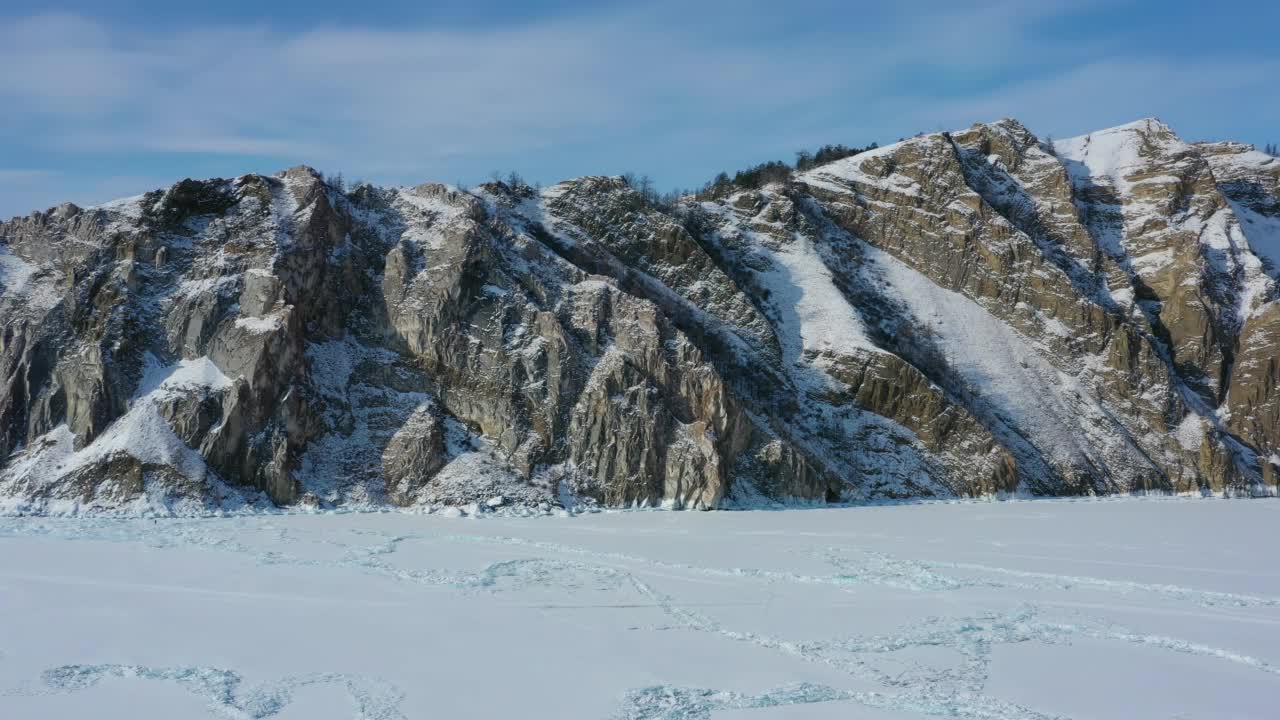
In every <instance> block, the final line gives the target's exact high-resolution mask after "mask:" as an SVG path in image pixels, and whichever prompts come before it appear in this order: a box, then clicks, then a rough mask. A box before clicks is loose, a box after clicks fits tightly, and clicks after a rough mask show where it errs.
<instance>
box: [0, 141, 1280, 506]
mask: <svg viewBox="0 0 1280 720" xmlns="http://www.w3.org/2000/svg"><path fill="white" fill-rule="evenodd" d="M1276 249H1280V162H1278V161H1275V160H1274V159H1271V158H1267V157H1266V156H1264V155H1262V154H1261V153H1257V152H1254V151H1252V150H1251V149H1250V148H1248V147H1247V146H1241V145H1237V144H1232V143H1203V144H1195V145H1191V144H1187V143H1184V142H1182V141H1181V140H1179V139H1178V138H1177V137H1176V136H1175V135H1174V134H1173V132H1172V131H1171V130H1169V128H1167V127H1165V126H1164V125H1162V124H1160V123H1159V122H1157V121H1140V122H1138V123H1134V124H1132V125H1128V126H1123V127H1120V128H1114V129H1111V130H1106V131H1101V132H1098V133H1094V134H1092V135H1089V136H1085V137H1082V138H1075V139H1072V140H1067V141H1061V142H1058V143H1055V144H1052V145H1050V144H1048V143H1046V142H1044V141H1042V140H1040V139H1039V138H1037V137H1035V136H1034V135H1033V134H1032V133H1031V132H1030V131H1029V130H1027V129H1026V128H1024V127H1022V126H1021V125H1019V124H1018V123H1017V122H1015V121H1012V120H1004V121H1001V122H998V123H992V124H988V125H975V126H974V127H972V128H969V129H967V130H965V131H962V132H957V133H940V134H935V135H927V136H921V137H918V138H914V139H911V140H908V141H905V142H903V143H899V144H897V145H894V146H890V147H886V148H881V149H879V150H875V151H871V152H867V153H863V154H860V155H855V156H853V157H850V158H846V159H844V160H840V161H837V162H834V163H830V164H827V165H823V166H819V167H817V168H814V169H812V170H809V171H807V172H804V173H800V174H797V175H796V176H794V178H793V179H792V181H791V182H789V183H786V184H777V185H771V186H769V187H766V188H764V189H760V190H743V191H741V192H737V193H735V194H732V195H730V196H729V197H726V198H723V199H721V200H717V201H714V202H695V201H694V200H692V199H689V200H686V201H683V202H682V203H681V204H680V205H679V206H677V207H674V208H668V207H660V206H657V205H655V204H653V203H651V202H649V201H647V200H646V198H645V197H644V196H643V195H642V194H640V193H638V192H637V191H635V190H634V189H632V188H631V187H629V186H628V184H627V183H626V182H624V181H623V180H621V179H619V178H605V177H587V178H581V179H578V180H572V181H567V182H564V183H561V184H559V185H556V186H553V187H551V188H547V189H545V190H541V191H536V190H534V189H532V188H529V187H525V186H521V187H509V186H507V185H505V184H502V183H493V184H489V185H485V186H482V187H480V188H477V189H475V190H473V191H462V190H459V189H456V188H451V187H447V186H444V185H435V184H427V185H421V186H418V187H415V188H399V189H381V188H375V187H371V186H361V187H359V188H357V189H355V190H353V191H351V192H341V191H339V190H337V189H335V188H334V187H331V186H329V185H327V184H326V183H325V182H324V180H323V178H321V177H320V176H319V175H318V174H317V173H315V172H314V171H312V170H310V169H308V168H293V169H290V170H288V171H285V172H283V173H281V174H279V175H277V176H274V177H262V176H256V175H249V176H244V177H241V178H237V179H235V180H210V181H194V180H186V181H183V182H181V183H178V184H177V185H175V186H173V187H172V188H169V189H168V190H164V191H157V192H153V193H149V194H147V195H144V196H141V197H139V198H133V199H130V200H126V201H120V202H117V203H112V204H109V205H106V206H102V207H99V208H92V209H81V208H77V207H75V206H72V205H63V206H59V207H57V208H53V209H51V210H50V211H48V212H45V213H36V214H34V215H31V216H29V217H27V218H19V219H15V220H13V221H10V222H7V223H3V224H0V291H3V295H2V297H0V452H3V453H4V457H5V459H4V460H3V463H2V464H0V496H3V497H5V498H7V499H6V500H5V502H6V503H7V506H8V507H13V508H16V509H19V510H23V511H55V510H59V509H66V508H78V509H89V510H106V509H111V508H116V507H120V506H122V505H128V504H130V503H133V504H134V505H135V506H136V505H137V504H138V503H139V502H141V501H145V502H144V504H146V503H149V504H150V505H148V506H149V507H150V506H154V505H156V504H157V503H158V504H161V505H165V506H171V505H170V504H171V503H174V502H182V503H186V504H185V505H184V506H183V507H197V508H199V507H211V506H216V505H218V504H222V503H227V502H245V501H253V498H254V497H255V494H260V496H261V497H263V498H266V499H267V500H269V501H270V502H273V503H276V504H285V505H287V504H293V503H299V502H302V503H307V504H319V505H322V506H332V505H340V504H357V505H359V504H368V505H378V504H385V503H389V504H396V505H418V504H440V503H469V502H484V501H486V500H488V499H490V498H493V497H495V496H501V497H502V498H503V499H502V500H501V501H500V502H517V503H526V504H547V505H552V504H556V503H562V502H571V501H574V500H578V501H581V500H589V501H593V502H598V503H602V504H607V505H616V506H630V505H658V504H662V505H666V506H670V507H681V508H709V507H717V506H724V505H726V504H735V503H737V504H749V503H755V502H761V501H768V500H776V501H793V500H806V501H835V500H847V499H868V498H876V497H907V496H952V495H961V496H966V495H989V494H994V493H1010V492H1029V493H1037V494H1077V493H1109V492H1128V491H1140V490H1160V491H1176V492H1191V491H1200V492H1227V493H1272V492H1274V488H1275V484H1276V477H1277V473H1276V468H1275V467H1274V465H1273V461H1274V462H1275V463H1280V454H1278V453H1280V448H1278V446H1280V392H1278V391H1277V386H1280V310H1277V307H1278V306H1280V305H1278V303H1277V300H1276V286H1275V282H1274V280H1273V279H1272V275H1271V273H1272V272H1274V271H1273V270H1271V269H1269V268H1270V266H1269V265H1268V264H1267V262H1264V261H1263V260H1262V259H1261V258H1260V257H1259V254H1258V253H1255V252H1254V250H1258V251H1259V252H1261V253H1264V254H1265V253H1266V252H1271V251H1274V250H1276Z"/></svg>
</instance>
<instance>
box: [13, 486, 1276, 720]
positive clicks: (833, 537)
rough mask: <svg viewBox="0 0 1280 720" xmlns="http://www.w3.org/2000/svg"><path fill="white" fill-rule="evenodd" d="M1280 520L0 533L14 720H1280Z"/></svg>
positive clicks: (930, 520)
mask: <svg viewBox="0 0 1280 720" xmlns="http://www.w3.org/2000/svg"><path fill="white" fill-rule="evenodd" d="M1277 532H1280V502H1277V501H1272V500H1257V501H1231V500H1172V499H1163V500H1158V499H1123V500H1100V501H1083V500H1081V501H1066V500H1063V501H1021V502H1007V503H955V504H922V505H904V506H893V507H865V508H841V509H815V510H787V511H780V512H767V511H761V512H718V513H670V512H625V513H601V514H593V515H585V516H579V517H573V518H556V517H540V518H506V517H501V518H500V517H491V518H479V519H466V518H446V517H439V516H421V515H409V514H391V513H388V514H340V515H269V516H251V517H250V516H246V517H230V518H215V519H167V520H158V521H152V520H103V519H53V518H5V519H0V717H4V718H24V719H25V718H62V719H67V720H76V719H79V718H93V719H94V720H107V719H109V718H127V719H128V720H147V719H150V718H163V719H164V720H174V719H181V718H205V717H211V718H279V719H281V720H290V719H298V720H301V719H303V718H305V719H308V720H318V719H324V718H342V719H350V718H363V719H366V720H396V719H400V718H411V719H415V720H416V719H417V718H628V719H630V718H713V719H715V720H730V719H732V720H775V719H779V718H797V719H814V718H841V719H846V720H847V719H857V718H874V719H875V720H899V719H903V720H905V719H907V718H919V717H929V716H945V717H962V718H993V719H994V718H1002V719H1004V718H1007V719H1019V718H1117V719H1121V718H1122V719H1124V720H1132V719H1133V718H1171V719H1172V718H1176V719H1178V720H1192V719H1195V718H1206V719H1208V718H1212V719H1214V720H1221V719H1224V718H1274V717H1276V713H1277V707H1278V705H1277V701H1276V698H1277V697H1278V696H1280V695H1278V693H1280V567H1278V566H1277V564H1276V562H1275V547H1276V544H1277Z"/></svg>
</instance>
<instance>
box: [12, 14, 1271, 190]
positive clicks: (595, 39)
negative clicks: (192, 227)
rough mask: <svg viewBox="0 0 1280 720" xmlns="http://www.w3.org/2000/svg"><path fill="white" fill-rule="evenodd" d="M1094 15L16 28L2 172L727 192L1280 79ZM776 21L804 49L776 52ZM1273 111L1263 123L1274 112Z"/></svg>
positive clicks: (77, 23) (68, 23) (41, 21)
mask: <svg viewBox="0 0 1280 720" xmlns="http://www.w3.org/2000/svg"><path fill="white" fill-rule="evenodd" d="M1097 2H1101V0H1088V2H1083V1H1080V2H1067V1H1066V0H1045V1H1044V2H1023V1H1022V0H982V1H981V2H976V3H967V4H957V3H954V2H950V1H943V0H924V1H917V2H912V3H909V4H906V3H904V4H902V5H894V6H892V7H882V8H878V9H874V8H873V9H864V10H860V11H859V12H855V13H850V12H830V11H828V12H824V9H822V8H813V7H811V6H808V5H806V4H804V3H801V4H799V5H797V6H795V7H792V6H772V5H770V6H752V7H747V5H750V4H749V3H746V4H744V3H737V2H735V3H723V4H698V6H697V7H696V8H692V7H689V6H688V4H685V3H677V2H675V0H659V1H658V2H656V3H651V4H646V5H643V6H641V7H638V8H636V7H633V8H625V9H617V8H611V9H606V10H598V11H593V12H590V13H587V14H582V15H578V16H569V17H558V18H555V19H551V20H543V21H536V22H530V23H525V24H520V25H508V26H491V27H480V28H474V27H473V28H457V27H454V28H439V27H437V28H420V27H406V28H402V29H385V28H383V29H375V28H369V27H333V26H328V27H325V26H320V27H311V28H291V29H288V30H282V29H279V28H271V27H265V26H257V25H248V26H224V27H213V28H209V27H205V28H194V29H187V30H178V31H174V30H167V31H162V30H158V29H152V28H145V29H144V28H139V27H130V26H124V25H120V24H117V23H112V22H105V21H98V20H95V19H93V18H89V17H82V16H74V15H65V14H64V15H45V16H38V17H29V18H25V19H17V20H13V21H10V22H6V23H4V24H3V25H0V106H3V107H5V108H6V112H5V113H2V114H0V150H3V148H4V146H5V144H7V143H15V144H16V143H18V142H21V144H22V145H23V146H24V147H25V148H27V149H28V150H29V152H28V153H27V157H30V156H31V155H33V154H34V155H35V156H37V157H38V156H40V155H42V154H46V155H48V156H50V157H52V156H55V155H61V156H62V159H63V160H64V161H65V160H66V156H67V155H69V154H74V155H84V156H87V157H90V158H92V157H93V156H95V155H97V154H100V153H111V154H116V155H118V154H136V155H138V156H142V157H152V156H156V157H165V156H171V155H179V154H180V155H182V156H183V158H182V159H180V160H176V161H174V165H173V166H174V167H179V166H182V167H185V164H186V163H187V162H188V160H187V158H189V157H192V156H201V157H203V158H212V157H219V156H221V157H223V158H232V159H231V160H229V161H226V160H224V161H223V163H224V164H223V165H222V166H221V167H225V166H226V165H228V164H238V163H239V162H240V161H239V160H238V159H239V158H253V159H255V161H256V162H258V163H259V164H261V163H262V162H265V163H267V164H268V165H278V166H280V167H283V166H286V165H290V164H294V163H297V162H307V163H310V164H314V165H317V166H319V167H323V168H328V169H342V170H344V171H346V172H347V174H349V175H352V176H356V175H363V176H366V177H370V178H371V179H377V180H393V181H420V180H425V179H451V180H457V179H474V178H477V177H480V176H481V175H482V174H483V173H484V172H486V171H487V170H489V169H492V168H493V167H498V166H505V167H510V166H519V167H522V168H523V167H524V165H523V163H524V160H525V159H526V158H530V157H537V158H539V159H540V161H541V162H543V163H544V164H545V163H547V162H548V160H547V158H553V159H554V157H555V156H557V155H558V154H563V153H564V152H567V151H568V150H569V149H571V148H572V149H574V151H575V152H577V153H578V157H581V158H584V162H585V160H590V161H591V163H592V165H591V166H590V167H586V166H585V165H584V164H582V163H579V164H574V165H556V170H555V172H562V171H566V170H567V171H568V172H575V171H576V172H600V171H609V172H616V171H621V170H624V169H628V168H627V167H625V166H624V164H633V165H631V167H630V169H637V170H642V171H648V172H652V173H654V174H657V175H659V176H661V175H662V170H663V168H662V167H661V165H660V163H662V162H665V160H664V158H677V157H679V158H685V157H688V156H689V155H692V154H697V156H698V157H699V158H700V160H699V162H704V163H707V164H708V165H712V164H719V163H724V165H723V167H715V168H708V169H709V170H712V169H715V170H718V169H729V168H731V167H733V166H735V165H740V164H742V163H745V162H751V161H755V160H763V159H767V157H778V156H786V155H789V153H790V152H791V151H793V150H795V149H797V148H798V147H800V146H810V145H814V144H817V143H822V142H833V141H844V142H866V141H869V140H872V139H878V140H881V141H883V140H888V139H893V138H895V137H898V136H901V135H907V134H911V133H913V132H915V131H920V130H935V129H943V128H954V127H961V126H965V125H968V124H969V123H971V122H974V121H978V120H989V119H994V118H998V117H1002V116H1007V115H1012V116H1017V117H1020V118H1023V119H1024V120H1025V121H1026V122H1028V124H1030V125H1031V126H1032V127H1033V128H1036V129H1044V130H1045V131H1048V132H1054V133H1055V134H1060V133H1063V132H1067V131H1068V130H1079V131H1084V130H1087V129H1089V128H1090V127H1093V126H1096V125H1100V124H1107V123H1111V122H1113V121H1114V122H1123V121H1127V120H1130V119H1133V118H1135V117H1139V116H1145V115H1151V114H1161V115H1176V114H1177V113H1179V112H1184V111H1185V110H1186V109H1187V108H1189V107H1201V106H1203V103H1204V102H1206V101H1209V100H1210V99H1211V100H1212V101H1213V102H1221V103H1223V105H1224V106H1226V105H1227V104H1229V103H1230V102H1231V99H1232V98H1233V97H1234V98H1238V97H1241V96H1257V95H1258V93H1263V92H1265V88H1266V85H1267V84H1268V81H1267V80H1266V78H1265V76H1266V75H1267V73H1270V76H1271V77H1274V76H1275V73H1276V69H1277V68H1276V63H1275V62H1274V61H1271V62H1262V63H1259V62H1256V61H1255V59H1252V58H1248V57H1241V58H1238V59H1236V60H1219V61H1217V62H1215V63H1204V62H1201V61H1198V60H1193V59H1192V60H1177V59H1174V60H1169V59H1165V58H1157V57H1144V56H1134V57H1115V56H1114V55H1111V54H1108V53H1107V52H1106V48H1105V47H1104V46H1102V45H1100V44H1098V43H1085V42H1080V41H1078V40H1076V41H1071V42H1057V41H1055V40H1054V36H1053V33H1046V32H1045V28H1046V27H1051V26H1052V24H1053V23H1055V22H1058V21H1059V20H1061V19H1062V18H1064V17H1067V16H1069V15H1071V14H1072V13H1077V12H1081V8H1082V7H1083V8H1088V7H1089V6H1090V5H1093V4H1096V3H1097ZM828 15H830V16H831V17H832V18H836V20H834V21H831V20H829V18H828V17H827V16H828ZM771 21H772V22H777V23H779V24H781V23H791V26H790V29H789V30H788V31H779V32H778V33H776V34H770V32H769V31H770V29H771V28H770V22H771ZM796 27H801V28H803V30H802V31H796V30H795V28H796ZM1100 42H1101V41H1099V43H1100ZM937 78H943V79H942V80H938V79H937ZM957 78H959V80H956V79H957ZM969 78H978V79H980V80H974V81H972V83H970V82H968V79H969ZM953 86H954V87H953ZM963 87H971V89H970V90H969V91H968V92H966V93H964V95H965V96H964V97H963V98H959V99H958V95H959V94H960V90H959V89H958V88H963ZM943 90H950V92H949V93H947V94H943V92H942V91H943ZM1275 97H1276V94H1275V93H1272V98H1273V99H1271V100H1266V99H1265V98H1263V99H1260V100H1258V101H1257V105H1258V107H1262V108H1272V109H1275V108H1276V102H1277V101H1276V100H1275V99H1274V98H1275ZM1268 103H1269V104H1268ZM1166 119H1169V120H1176V119H1177V118H1174V117H1167V118H1166ZM1212 129H1213V128H1207V129H1205V130H1204V132H1208V131H1210V130H1212ZM1196 131H1197V132H1200V130H1199V129H1196ZM18 138H20V140H19V139H18ZM766 156H767V157H766ZM262 158H266V160H265V161H263V160H260V159H262ZM246 162H247V160H246ZM673 162H674V161H673ZM638 163H650V165H648V166H644V165H637V164H638ZM31 164H35V165H43V164H45V163H42V162H40V161H39V160H37V161H35V162H32V163H31ZM50 164H52V163H50ZM73 164H74V163H69V162H64V163H59V164H58V166H59V167H64V166H66V167H71V166H72V165H73ZM92 164H93V161H92V160H89V161H86V162H85V165H92ZM243 169H244V170H248V169H249V168H248V167H245V168H243ZM259 169H261V168H259ZM525 169H527V168H525ZM708 174H710V173H708ZM543 179H545V180H553V179H555V178H553V177H546V178H543ZM675 181H676V182H684V183H688V182H690V181H691V179H690V178H676V179H675ZM69 182H70V181H69V180H68V178H67V177H63V178H60V179H59V178H45V179H44V181H43V182H41V183H39V185H40V186H41V187H44V188H46V189H47V190H48V192H50V193H57V192H62V191H60V190H59V188H65V189H66V190H65V197H73V198H75V197H85V196H88V195H91V194H92V192H93V189H92V188H88V189H87V190H83V191H77V192H79V194H74V195H73V194H72V190H75V189H76V188H79V187H81V186H83V185H85V183H81V184H80V185H75V186H73V185H72V184H60V183H69ZM112 186H114V184H113V185H112ZM142 189H146V188H144V187H138V188H131V191H132V192H137V191H140V190H142ZM35 192H36V191H35V190H31V191H30V192H27V193H26V194H24V195H23V196H22V197H21V198H20V199H19V198H18V196H16V195H13V194H6V196H5V197H3V198H0V212H4V211H7V210H14V211H18V210H22V209H25V207H24V206H21V205H16V204H15V203H17V202H34V201H35V199H36V198H37V197H40V198H43V197H44V196H38V195H36V194H34V193H35ZM47 199H48V200H49V201H55V200H56V199H61V197H60V196H53V197H49V198H47ZM97 199H101V198H95V200H97ZM41 202H43V200H41Z"/></svg>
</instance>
